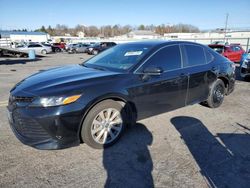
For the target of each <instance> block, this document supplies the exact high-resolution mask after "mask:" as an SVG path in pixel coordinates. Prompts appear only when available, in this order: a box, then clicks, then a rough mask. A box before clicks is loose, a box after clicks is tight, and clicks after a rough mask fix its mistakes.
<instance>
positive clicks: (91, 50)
mask: <svg viewBox="0 0 250 188" xmlns="http://www.w3.org/2000/svg"><path fill="white" fill-rule="evenodd" d="M115 45H116V43H114V42H101V43H96V44H94V45H92V46H90V47H88V48H87V50H86V52H87V53H88V54H90V55H96V54H98V53H100V52H102V51H104V50H107V49H109V48H111V47H113V46H115Z"/></svg>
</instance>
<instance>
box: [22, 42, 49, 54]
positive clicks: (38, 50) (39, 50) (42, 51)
mask: <svg viewBox="0 0 250 188" xmlns="http://www.w3.org/2000/svg"><path fill="white" fill-rule="evenodd" d="M18 49H19V50H21V51H25V52H29V50H35V52H36V53H37V54H47V53H51V52H52V48H51V47H50V46H44V45H42V44H38V43H32V44H28V45H26V46H23V47H19V48H18Z"/></svg>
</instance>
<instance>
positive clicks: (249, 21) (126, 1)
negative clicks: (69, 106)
mask: <svg viewBox="0 0 250 188" xmlns="http://www.w3.org/2000/svg"><path fill="white" fill-rule="evenodd" d="M0 7H1V9H0V29H2V30H4V29H23V28H26V29H29V30H33V29H37V28H40V27H41V26H42V25H45V26H46V27H47V26H48V25H51V26H55V25H56V24H65V25H67V26H69V27H74V26H75V25H76V24H82V25H88V26H89V25H96V26H101V25H114V24H120V25H126V24H130V25H132V26H134V25H139V24H145V25H150V24H155V25H158V24H178V23H185V24H192V25H195V26H197V27H199V28H200V29H214V28H218V27H224V26H225V17H226V14H227V13H228V14H229V21H228V25H229V27H230V28H232V27H233V28H242V27H248V28H250V0H205V1H202V0H172V1H167V0H94V1H89V0H88V1H87V0H60V1H59V0H58V1H52V0H0Z"/></svg>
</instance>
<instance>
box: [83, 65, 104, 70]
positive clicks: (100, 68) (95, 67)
mask: <svg viewBox="0 0 250 188" xmlns="http://www.w3.org/2000/svg"><path fill="white" fill-rule="evenodd" d="M80 65H81V66H83V67H86V68H91V69H96V70H101V71H106V70H107V69H105V68H103V67H99V66H92V65H91V66H87V65H85V64H80Z"/></svg>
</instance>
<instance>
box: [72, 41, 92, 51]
mask: <svg viewBox="0 0 250 188" xmlns="http://www.w3.org/2000/svg"><path fill="white" fill-rule="evenodd" d="M89 46H90V45H89V44H82V43H78V44H75V45H72V46H69V49H68V52H69V53H85V52H86V50H87V47H89Z"/></svg>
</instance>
